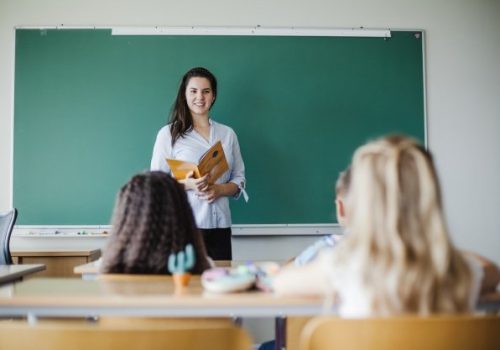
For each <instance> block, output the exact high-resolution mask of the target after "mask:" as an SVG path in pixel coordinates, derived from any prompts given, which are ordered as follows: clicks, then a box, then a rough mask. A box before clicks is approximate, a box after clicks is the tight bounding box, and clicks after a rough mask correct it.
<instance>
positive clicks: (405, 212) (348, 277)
mask: <svg viewBox="0 0 500 350" xmlns="http://www.w3.org/2000/svg"><path fill="white" fill-rule="evenodd" d="M351 177H352V178H351V186H350V188H349V196H348V197H347V201H346V210H347V212H348V213H349V220H348V223H347V226H348V229H349V235H347V236H346V237H345V238H344V239H343V240H342V241H341V242H340V243H339V244H338V246H337V247H336V248H335V249H332V250H330V251H329V252H325V253H323V254H322V255H321V256H320V257H318V259H316V260H315V261H314V262H313V263H311V264H308V265H306V266H304V267H301V268H289V269H284V270H283V271H282V272H281V273H280V274H279V275H278V276H277V277H276V279H275V281H274V289H275V291H276V292H277V293H285V294H331V293H335V294H336V296H337V298H338V301H339V313H340V315H342V316H346V317H363V316H384V315H398V314H406V313H418V314H430V313H457V312H467V311H471V310H472V309H473V308H474V306H475V304H476V302H477V299H478V295H479V293H480V289H481V286H490V288H491V286H495V285H496V284H498V282H499V280H498V269H497V268H496V267H494V268H493V269H490V270H489V271H487V270H485V269H484V268H483V267H484V266H486V265H489V266H490V267H492V266H493V264H491V262H489V261H487V260H484V261H483V263H481V261H480V260H479V259H477V258H475V257H474V256H471V255H466V254H464V253H461V252H460V251H458V250H457V249H456V248H455V247H454V245H453V244H452V242H451V240H450V236H449V234H448V229H447V225H446V222H445V218H444V214H443V209H442V202H441V195H440V188H439V182H438V179H437V175H436V170H435V167H434V164H433V161H432V157H431V155H430V153H429V152H427V151H426V150H425V149H424V148H423V147H422V146H421V145H420V144H419V143H418V142H416V141H415V140H413V139H411V138H407V137H403V136H389V137H384V138H381V139H379V140H376V141H373V142H370V143H368V144H366V145H364V146H362V147H360V148H359V149H358V150H357V151H356V152H355V154H354V157H353V161H352V167H351ZM485 271H486V274H485Z"/></svg>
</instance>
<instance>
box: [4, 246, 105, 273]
mask: <svg viewBox="0 0 500 350" xmlns="http://www.w3.org/2000/svg"><path fill="white" fill-rule="evenodd" d="M11 255H12V260H13V261H14V263H16V264H44V265H46V267H47V269H46V270H45V271H44V272H42V273H40V274H38V275H37V277H39V276H40V277H75V275H74V274H73V268H74V267H75V266H77V265H81V264H86V263H89V262H91V261H94V260H97V259H98V258H99V257H100V256H101V250H100V249H92V250H16V251H11Z"/></svg>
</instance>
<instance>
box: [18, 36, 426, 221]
mask: <svg viewBox="0 0 500 350" xmlns="http://www.w3.org/2000/svg"><path fill="white" fill-rule="evenodd" d="M419 34H420V33H416V32H392V36H391V37H390V38H353V37H299V36H184V35H183V36H162V35H159V36H154V35H151V36H113V35H112V33H111V30H107V29H98V30H83V29H69V30H60V29H59V30H56V29H54V30H43V29H40V30H39V29H37V30H33V29H18V30H16V58H15V111H14V190H13V192H14V205H15V207H17V208H18V209H19V213H20V214H19V219H18V223H19V224H25V225H98V224H108V223H109V221H110V216H111V212H112V208H113V205H114V198H115V194H116V192H117V190H118V189H119V187H120V186H121V185H122V184H124V183H125V182H126V181H127V180H128V179H129V178H130V176H132V175H133V174H135V173H137V172H140V171H143V170H146V169H147V168H148V167H149V162H150V158H151V154H152V148H153V143H154V140H155V137H156V133H157V131H158V130H159V129H160V128H161V127H162V126H163V125H165V123H166V121H167V118H168V113H169V110H170V108H171V104H172V101H173V100H174V96H175V94H176V91H177V87H178V84H179V80H180V78H181V76H182V74H183V73H184V72H185V71H187V70H188V69H190V68H192V67H194V66H205V67H207V68H208V69H210V70H211V71H212V72H213V73H214V74H215V75H216V76H217V78H218V80H219V94H218V99H217V103H216V104H215V106H214V108H213V109H212V118H213V119H214V120H217V121H219V122H222V123H224V124H227V125H230V126H231V127H233V129H234V130H235V131H236V133H237V134H238V137H239V141H240V145H241V150H242V154H243V158H244V161H245V165H246V170H247V171H246V175H247V181H248V184H247V185H248V186H247V189H248V193H249V195H250V201H249V202H248V203H244V202H243V201H241V200H240V201H231V202H232V203H231V207H232V213H233V222H234V223H235V224H301V223H304V224H310V223H331V222H334V221H335V215H334V206H333V187H334V183H335V179H336V177H337V174H338V172H339V171H340V170H342V169H343V168H345V167H346V165H347V164H348V163H349V162H350V158H351V155H352V152H353V151H354V149H355V148H356V147H357V146H359V145H360V144H362V143H364V142H365V141H366V140H368V139H370V138H374V137H377V136H380V135H382V134H386V133H390V132H403V133H406V134H410V135H413V136H414V137H416V138H418V139H420V140H422V141H423V140H424V139H425V113H424V80H423V58H422V36H421V35H419Z"/></svg>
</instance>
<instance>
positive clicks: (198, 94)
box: [186, 77, 215, 118]
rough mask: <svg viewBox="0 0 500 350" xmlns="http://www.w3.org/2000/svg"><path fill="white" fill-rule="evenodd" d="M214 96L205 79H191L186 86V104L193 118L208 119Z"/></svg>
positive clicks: (208, 82)
mask: <svg viewBox="0 0 500 350" xmlns="http://www.w3.org/2000/svg"><path fill="white" fill-rule="evenodd" d="M214 100H215V94H214V91H213V89H212V86H211V84H210V81H209V80H208V79H207V78H202V77H192V78H191V79H189V82H188V83H187V86H186V103H187V106H188V108H189V111H190V112H191V115H192V116H193V118H195V117H199V116H203V117H208V111H209V110H210V107H211V106H212V103H213V102H214Z"/></svg>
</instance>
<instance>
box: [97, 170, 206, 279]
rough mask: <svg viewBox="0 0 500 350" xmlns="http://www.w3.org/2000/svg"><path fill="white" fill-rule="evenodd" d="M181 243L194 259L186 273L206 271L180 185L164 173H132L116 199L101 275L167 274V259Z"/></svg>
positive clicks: (198, 236) (202, 248) (202, 250)
mask: <svg viewBox="0 0 500 350" xmlns="http://www.w3.org/2000/svg"><path fill="white" fill-rule="evenodd" d="M187 244H191V245H192V246H193V248H194V252H195V257H196V261H195V265H194V267H193V269H192V270H191V272H192V273H194V274H201V273H202V272H203V271H204V270H206V269H207V268H209V267H211V263H210V260H209V258H208V257H207V253H206V250H205V245H204V243H203V238H202V237H201V233H200V232H199V231H198V229H197V228H196V225H195V222H194V217H193V213H192V211H191V207H190V205H189V203H188V200H187V197H186V192H185V191H184V188H183V187H182V185H180V184H179V183H178V182H177V181H176V180H174V179H173V178H172V177H170V175H168V174H166V173H164V172H160V171H152V172H146V173H142V174H138V175H135V176H134V177H132V178H131V179H130V180H129V181H128V182H127V183H126V184H125V185H124V186H123V187H122V188H121V189H120V191H119V193H118V195H117V198H116V204H115V208H114V212H113V219H112V229H111V235H110V237H109V240H108V243H107V246H106V248H105V250H104V253H103V258H102V264H101V271H102V272H104V273H127V274H170V272H169V271H168V269H167V261H168V257H169V255H170V254H172V253H177V252H179V251H181V250H184V248H185V247H186V245H187Z"/></svg>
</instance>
